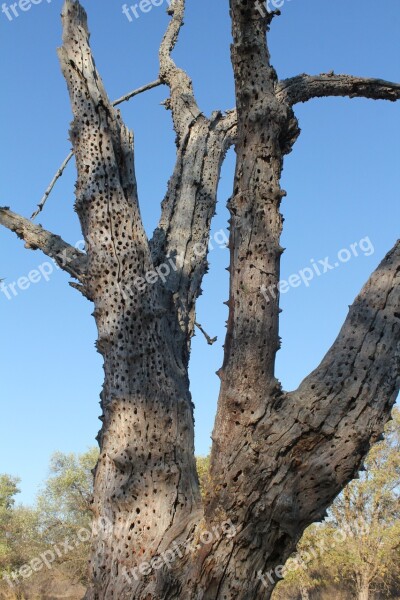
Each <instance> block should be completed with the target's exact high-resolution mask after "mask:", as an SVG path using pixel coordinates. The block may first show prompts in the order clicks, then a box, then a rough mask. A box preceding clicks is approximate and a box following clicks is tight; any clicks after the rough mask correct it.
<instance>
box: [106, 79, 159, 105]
mask: <svg viewBox="0 0 400 600" xmlns="http://www.w3.org/2000/svg"><path fill="white" fill-rule="evenodd" d="M160 85H162V81H161V79H156V81H152V82H151V83H148V84H147V85H143V86H142V87H140V88H137V89H136V90H133V92H129V94H126V95H125V96H121V98H118V100H114V102H113V103H112V105H113V106H118V104H122V103H123V102H127V101H128V100H130V99H131V98H133V97H134V96H137V95H138V94H142V93H143V92H147V91H148V90H152V89H153V88H156V87H158V86H160Z"/></svg>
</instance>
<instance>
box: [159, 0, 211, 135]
mask: <svg viewBox="0 0 400 600" xmlns="http://www.w3.org/2000/svg"><path fill="white" fill-rule="evenodd" d="M168 14H169V15H171V17H172V18H171V21H170V23H169V25H168V28H167V31H166V33H165V36H164V38H163V41H162V43H161V46H160V50H159V60H160V79H161V81H162V82H163V83H166V84H167V85H168V86H169V88H170V91H171V98H170V100H168V101H167V102H166V106H167V108H171V110H172V117H173V121H174V128H175V131H176V133H177V136H178V143H179V142H181V141H182V139H183V138H184V135H185V134H186V132H187V130H188V128H189V127H190V125H191V124H192V123H193V122H194V121H196V119H197V118H198V117H199V116H200V114H201V112H200V109H199V107H198V106H197V103H196V100H195V97H194V93H193V87H192V82H191V80H190V78H189V77H188V75H187V74H186V73H185V71H183V70H182V69H179V68H178V67H177V66H176V64H175V62H174V61H173V59H172V58H171V52H172V50H173V49H174V48H175V44H176V42H177V40H178V36H179V32H180V30H181V27H182V25H183V18H184V14H185V0H173V2H172V4H171V6H170V7H169V9H168Z"/></svg>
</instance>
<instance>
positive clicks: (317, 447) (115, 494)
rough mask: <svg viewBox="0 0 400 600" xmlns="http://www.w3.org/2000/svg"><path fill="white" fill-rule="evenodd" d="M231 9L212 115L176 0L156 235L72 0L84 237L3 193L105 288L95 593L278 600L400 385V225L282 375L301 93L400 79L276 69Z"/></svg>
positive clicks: (259, 38)
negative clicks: (346, 307) (308, 353)
mask: <svg viewBox="0 0 400 600" xmlns="http://www.w3.org/2000/svg"><path fill="white" fill-rule="evenodd" d="M230 9H231V18H232V32H233V44H232V64H233V70H234V76H235V84H236V109H235V110H232V111H227V112H226V113H222V112H220V111H214V112H213V113H212V115H211V116H210V117H209V118H208V117H206V116H205V115H203V114H202V112H201V111H200V109H199V107H198V105H197V103H196V100H195V97H194V93H193V89H192V83H191V80H190V79H189V77H188V75H187V74H186V73H185V72H184V71H182V70H181V69H179V68H178V67H177V66H176V64H175V62H174V61H173V59H172V58H171V52H172V50H173V48H174V46H175V44H176V42H177V39H178V35H179V31H180V28H181V26H182V23H183V15H184V0H174V1H173V3H172V4H171V6H170V8H169V14H170V16H171V20H170V24H169V26H168V29H167V32H166V34H165V37H164V40H163V42H162V44H161V48H160V54H159V58H160V74H159V76H160V81H161V82H162V83H163V84H165V85H167V86H168V88H169V91H170V98H169V99H168V100H167V101H166V102H165V105H166V107H167V108H168V109H170V110H171V112H172V119H173V124H174V128H175V132H176V144H177V155H176V164H175V169H174V173H173V175H172V177H171V179H170V182H169V185H168V190H167V194H166V196H165V199H164V201H163V204H162V210H161V216H160V221H159V225H158V227H157V229H156V231H155V232H154V235H153V237H152V239H151V240H148V238H147V236H146V233H145V231H144V227H143V224H142V220H141V216H140V209H139V201H138V194H137V186H136V178H135V169H134V148H133V134H132V133H131V132H130V131H129V130H128V129H127V127H126V126H125V125H124V124H123V122H122V119H121V116H120V114H119V112H118V111H117V110H116V109H115V108H114V106H113V105H112V103H111V102H110V100H109V99H108V97H107V94H106V91H105V89H104V87H103V84H102V81H101V78H100V75H99V73H98V71H97V69H96V66H95V63H94V60H93V57H92V53H91V50H90V46H89V33H88V27H87V18H86V13H85V12H84V10H83V9H82V7H81V6H80V4H79V2H78V1H76V0H66V1H65V4H64V8H63V11H62V19H63V28H64V33H63V46H62V48H61V49H60V50H59V58H60V62H61V67H62V70H63V74H64V76H65V79H66V82H67V85H68V90H69V94H70V98H71V106H72V110H73V115H74V120H73V123H72V127H71V132H70V134H71V141H72V144H73V149H74V153H75V156H76V164H77V170H78V182H77V186H76V204H75V209H76V212H77V214H78V216H79V219H80V223H81V226H82V231H83V235H84V238H85V241H86V254H84V253H79V252H78V251H76V250H75V249H73V248H71V247H70V246H69V245H68V244H66V242H63V241H62V240H60V238H58V237H57V236H54V235H53V234H51V233H50V232H46V231H44V230H42V229H41V228H40V227H37V226H36V225H33V224H31V223H30V222H29V221H27V220H26V219H23V218H22V217H19V216H18V215H14V214H13V213H11V212H10V211H9V210H7V209H0V223H2V224H3V225H5V226H6V227H8V228H9V229H11V230H13V231H15V232H16V233H17V234H18V235H20V236H21V237H22V238H23V239H24V240H26V241H27V243H28V244H29V246H30V247H32V248H40V249H42V250H43V251H44V252H46V253H47V254H49V255H50V256H52V257H54V258H55V259H56V260H57V257H58V255H59V252H62V253H66V255H67V256H68V258H69V260H68V261H66V264H61V265H60V266H62V268H64V269H65V270H66V271H68V272H69V273H70V274H71V275H72V276H73V277H74V278H75V279H77V280H78V282H79V283H78V284H74V285H77V286H78V287H79V289H80V290H81V291H82V292H83V293H84V294H85V296H86V297H87V298H89V299H90V300H91V301H93V303H94V317H95V320H96V324H97V329H98V341H97V348H98V351H99V352H100V353H101V355H102V356H103V359H104V372H105V381H104V387H103V391H102V393H101V408H102V416H101V420H102V428H101V432H100V433H99V438H98V439H99V444H100V450H101V452H100V459H99V463H98V465H97V468H96V473H95V493H94V503H93V513H94V538H93V549H92V555H91V564H90V572H91V580H92V584H91V586H90V588H89V590H88V592H87V595H86V598H87V600H110V599H112V598H114V599H115V598H118V600H128V599H129V600H132V599H135V600H150V599H151V598H154V599H160V600H161V599H163V600H170V599H171V600H172V599H182V598H185V599H188V600H225V599H226V600H231V599H233V598H235V599H236V600H253V599H258V598H260V599H261V598H263V600H265V599H266V600H268V599H269V598H270V597H271V594H272V591H273V589H274V587H275V584H276V583H277V581H278V580H279V577H280V575H279V574H278V573H279V572H280V571H279V570H280V568H281V567H282V566H283V565H284V564H285V561H286V560H287V558H288V556H289V555H290V554H291V553H292V552H293V551H294V549H295V547H296V544H297V542H298V540H299V538H300V537H301V535H302V533H303V531H304V529H305V528H306V527H307V526H308V525H309V524H311V523H312V522H314V521H318V520H321V519H323V518H324V515H325V511H326V509H327V507H328V506H329V505H330V503H331V502H332V501H333V499H334V498H335V496H336V495H337V494H338V493H339V492H340V491H341V490H342V489H343V487H344V486H345V485H346V483H347V482H348V481H350V480H351V478H352V477H354V475H355V474H356V473H357V471H358V469H359V467H360V465H361V463H362V460H363V458H364V457H365V455H366V453H367V451H368V449H369V446H370V444H371V443H373V442H375V441H376V440H377V439H378V438H379V436H380V434H381V432H382V430H383V427H384V425H385V423H386V421H387V419H388V418H389V415H390V410H391V407H392V405H393V403H394V401H395V398H396V395H397V393H398V390H399V385H400V368H399V363H400V352H399V340H400V319H399V308H398V307H399V295H400V293H399V289H400V286H399V272H400V242H397V243H396V244H395V246H394V248H393V249H392V250H391V251H390V252H389V253H388V254H387V256H386V257H385V258H384V259H383V261H382V263H381V264H380V266H379V267H378V269H377V270H376V271H375V273H373V274H372V276H371V277H370V279H369V281H368V282H367V284H366V285H365V286H364V288H363V290H362V291H361V293H360V294H359V296H358V297H357V298H356V300H355V302H354V304H353V305H352V307H350V311H349V315H348V317H347V319H346V321H345V323H344V325H343V328H342V330H341V331H340V333H339V336H338V338H337V340H336V341H335V343H334V344H333V346H332V348H331V349H330V350H329V352H328V353H327V355H326V356H325V358H324V359H323V360H322V362H321V364H320V365H319V366H318V367H317V368H316V369H315V370H314V371H313V372H312V373H311V374H310V375H309V376H308V377H306V379H305V380H304V381H303V382H302V384H301V385H300V386H299V388H298V389H297V390H296V391H294V392H291V393H287V392H285V391H284V390H282V387H281V384H280V382H279V381H278V380H277V379H276V376H275V356H276V352H277V351H278V349H279V346H280V338H279V291H278V283H279V278H280V257H281V255H282V252H283V249H282V247H281V245H280V235H281V231H282V221H283V219H282V216H281V214H280V204H281V200H282V197H283V196H284V195H285V192H284V191H283V190H282V189H281V187H280V177H281V172H282V168H283V159H284V156H285V154H287V153H288V152H290V151H291V149H292V147H293V144H294V142H295V141H296V139H297V136H298V135H299V128H298V125H297V120H296V118H295V116H294V113H293V109H292V106H293V105H294V104H296V103H297V102H304V101H307V100H309V99H311V98H314V97H321V96H328V95H339V96H351V97H352V96H355V95H358V96H363V97H368V98H375V99H386V100H397V99H398V98H399V85H398V84H392V83H390V82H382V81H381V80H371V79H368V80H365V79H364V80H363V79H360V78H354V77H349V76H344V75H340V76H334V77H333V76H332V75H330V74H327V75H320V76H314V77H312V76H307V75H301V76H298V77H295V78H292V79H289V80H285V81H281V82H280V81H279V80H278V78H277V75H276V73H275V70H274V69H273V67H272V65H271V64H270V57H269V51H268V47H267V41H266V34H267V31H268V29H269V26H270V24H271V22H272V19H273V17H274V14H272V13H270V14H268V15H267V16H265V15H262V14H261V13H260V11H259V8H258V7H257V6H256V4H255V3H254V2H252V1H249V0H230ZM234 143H235V145H236V154H237V165H236V172H235V180H234V190H233V195H232V198H231V199H230V201H229V203H228V208H229V211H230V242H229V247H230V267H229V271H230V290H229V301H228V306H229V318H228V324H227V335H226V342H225V353H224V362H223V366H222V368H221V370H220V371H219V375H220V378H221V390H220V396H219V401H218V411H217V417H216V421H215V427H214V431H213V447H212V457H211V471H210V485H209V486H208V492H207V497H206V500H205V502H204V505H203V503H202V501H201V498H200V488H199V482H198V478H197V474H196V468H195V459H194V442H193V439H194V424H193V406H192V401H191V396H190V391H189V378H188V362H189V355H190V343H191V337H192V335H193V331H194V325H195V308H196V300H197V297H198V296H199V294H200V293H201V283H202V278H203V276H204V274H205V272H206V271H207V266H208V265H207V244H208V240H209V235H210V226H211V221H212V217H213V215H214V212H215V203H216V193H217V186H218V180H219V176H220V170H221V165H222V163H223V160H224V157H225V154H226V152H227V150H228V148H229V147H230V146H231V145H232V144H234ZM266 289H272V290H275V293H274V294H272V295H271V297H270V298H267V297H266V295H265V294H264V293H263V291H265V290H266ZM167 557H169V558H167ZM157 561H158V562H157Z"/></svg>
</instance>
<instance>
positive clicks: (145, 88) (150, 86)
mask: <svg viewBox="0 0 400 600" xmlns="http://www.w3.org/2000/svg"><path fill="white" fill-rule="evenodd" d="M159 85H162V82H161V80H160V79H157V80H156V81H152V82H151V83H148V84H147V85H143V86H142V87H140V88H137V89H136V90H133V91H132V92H129V94H125V96H121V98H118V100H114V102H113V103H112V105H113V106H118V105H119V104H122V103H123V102H128V100H130V99H131V98H133V97H134V96H137V95H138V94H142V93H143V92H147V91H148V90H152V89H153V88H155V87H158V86H159ZM73 156H74V151H73V150H71V152H70V153H69V154H68V156H67V158H66V159H65V160H64V162H63V163H62V165H61V166H60V168H59V169H58V171H57V173H56V174H55V175H54V177H53V179H52V180H51V182H50V184H49V187H48V188H47V190H46V191H45V193H44V195H43V198H42V199H41V201H40V202H39V204H38V208H37V210H35V212H34V213H33V214H32V216H31V219H32V221H33V220H34V219H35V218H36V217H37V216H38V214H39V213H41V212H42V210H43V208H44V205H45V204H46V202H47V199H48V197H49V196H50V194H51V192H52V191H53V188H54V186H55V184H56V183H57V181H58V180H59V179H60V177H62V175H63V173H64V171H65V169H66V167H67V165H68V163H69V162H70V160H71V159H72V157H73Z"/></svg>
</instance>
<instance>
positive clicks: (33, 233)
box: [0, 207, 87, 286]
mask: <svg viewBox="0 0 400 600" xmlns="http://www.w3.org/2000/svg"><path fill="white" fill-rule="evenodd" d="M0 225H3V226H4V227H6V228H7V229H9V230H10V231H13V232H14V233H16V234H17V236H18V237H19V238H21V239H23V240H24V241H25V247H26V248H29V249H30V250H38V249H39V250H41V251H42V252H44V254H47V256H50V257H51V258H52V259H54V260H55V262H56V263H57V264H58V266H59V267H60V268H61V269H63V270H64V271H66V272H67V273H69V274H70V275H72V277H75V279H77V280H78V281H80V282H81V283H82V284H83V286H84V285H85V281H86V278H85V276H86V266H87V257H86V254H84V253H83V252H80V250H77V249H76V248H74V247H73V246H70V245H69V244H67V243H66V242H64V240H63V239H62V238H61V237H60V236H59V235H55V234H54V233H51V232H50V231H47V230H46V229H43V228H42V227H41V226H40V225H35V224H34V223H32V222H31V221H30V220H29V219H25V217H22V216H21V215H17V214H16V213H13V212H12V211H11V210H9V208H7V207H1V208H0Z"/></svg>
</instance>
